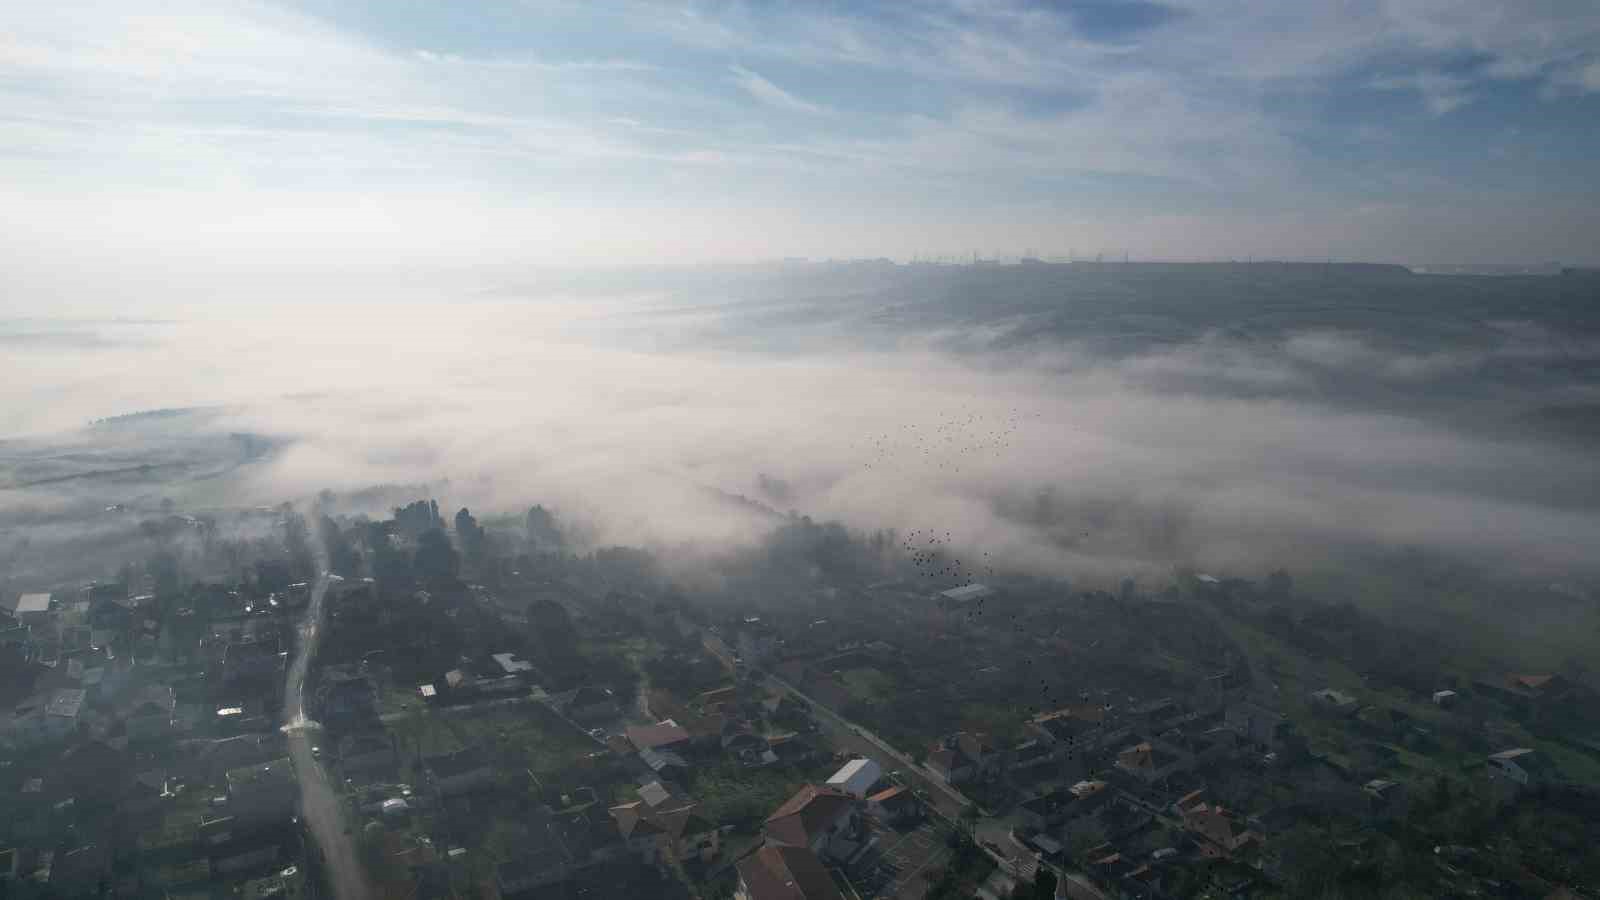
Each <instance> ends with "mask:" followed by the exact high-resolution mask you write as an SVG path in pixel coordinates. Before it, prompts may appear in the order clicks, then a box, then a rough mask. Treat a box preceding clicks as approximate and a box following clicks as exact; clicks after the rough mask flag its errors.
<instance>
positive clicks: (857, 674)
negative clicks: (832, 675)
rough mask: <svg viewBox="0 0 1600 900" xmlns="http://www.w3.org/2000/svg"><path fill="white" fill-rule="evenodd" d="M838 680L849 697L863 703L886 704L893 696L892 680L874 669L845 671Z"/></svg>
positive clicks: (893, 681)
mask: <svg viewBox="0 0 1600 900" xmlns="http://www.w3.org/2000/svg"><path fill="white" fill-rule="evenodd" d="M838 679H839V680H840V681H842V682H843V683H844V686H845V688H846V689H847V690H849V691H850V694H851V696H853V697H855V698H856V699H857V700H860V701H861V702H863V703H880V702H888V701H889V700H892V699H893V698H894V695H895V680H894V678H893V677H891V676H889V675H885V674H884V673H882V672H880V671H878V670H877V669H874V668H870V667H864V668H859V669H846V670H845V671H844V672H841V673H840V674H839V675H838Z"/></svg>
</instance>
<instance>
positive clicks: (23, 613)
mask: <svg viewBox="0 0 1600 900" xmlns="http://www.w3.org/2000/svg"><path fill="white" fill-rule="evenodd" d="M10 607H11V617H12V618H14V619H16V620H17V621H18V622H21V623H22V624H24V625H43V624H45V623H46V622H48V621H50V595H49V594H22V595H20V596H19V597H17V599H16V602H15V603H12V604H10Z"/></svg>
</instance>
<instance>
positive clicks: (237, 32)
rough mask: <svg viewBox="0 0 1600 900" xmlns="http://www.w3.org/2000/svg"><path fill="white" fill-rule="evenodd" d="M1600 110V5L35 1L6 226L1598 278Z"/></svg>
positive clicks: (349, 247)
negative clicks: (1320, 264) (1028, 252)
mask: <svg viewBox="0 0 1600 900" xmlns="http://www.w3.org/2000/svg"><path fill="white" fill-rule="evenodd" d="M1597 113H1600V14H1597V13H1596V11H1595V9H1594V5H1593V4H1590V3H1584V2H1580V0H1545V2H1539V3H1533V4H1529V3H1516V2H1510V0H1506V2H1500V0H1495V2H1472V3H1465V2H1443V0H1385V2H1379V3H1364V4H1337V5H1314V6H1311V7H1307V6H1306V5H1305V4H1298V3H1288V4H1286V3H1279V2H1266V0H1233V2H1228V3H1222V4H1217V3H1205V4H1199V3H1194V4H1190V3H1186V2H1174V3H1153V2H1142V0H1109V2H1093V3H1073V4H1060V5H1056V4H1020V3H1009V2H993V3H990V2H986V3H970V2H962V0H947V2H931V3H915V4H895V5H890V6H876V7H874V6H867V7H859V8H853V7H850V6H842V7H841V6H830V7H826V8H823V7H817V6H813V5H800V6H770V5H765V4H755V5H744V4H731V5H729V4H715V5H701V4H690V5H688V6H687V7H683V6H663V5H660V4H654V3H641V4H636V5H629V4H620V5H619V4H607V5H604V6H596V5H592V4H569V3H554V2H553V3H547V4H522V3H512V2H505V3H485V4H473V5H472V6H471V7H459V6H457V5H444V6H437V5H433V6H429V5H424V6H418V7H407V8H403V9H402V8H395V7H392V6H390V5H387V4H373V5H371V6H369V7H363V6H360V5H342V4H341V5H334V6H328V5H324V4H320V3H314V2H307V3H303V4H302V3H270V2H251V0H227V2H207V3H199V2H179V3H171V4H162V5H161V7H160V9H159V10H156V9H139V8H137V7H136V6H133V5H129V4H121V3H74V4H64V5H63V4H36V5H31V6H28V7H27V8H25V9H19V10H17V11H16V12H15V14H14V15H12V16H10V17H9V18H8V27H7V29H6V34H5V35H4V36H0V135H3V137H0V191H4V192H5V194H6V199H7V201H8V202H7V203H5V204H4V205H3V207H0V237H4V238H5V241H4V243H6V244H8V245H9V246H11V247H23V248H26V249H23V250H16V251H14V252H15V256H16V257H17V259H19V260H22V261H26V260H29V259H37V258H39V253H38V250H39V249H41V248H43V249H47V250H48V251H49V255H48V258H49V259H51V260H53V261H59V260H61V259H63V258H68V257H70V256H71V255H73V254H81V253H83V252H85V249H84V248H85V246H86V245H104V248H105V249H106V250H108V251H109V250H117V251H121V252H122V253H123V255H124V256H131V257H135V258H138V257H143V256H145V255H147V254H148V253H149V252H151V251H152V250H158V251H160V252H162V253H163V254H168V255H173V256H176V257H179V258H185V259H198V260H204V259H211V258H214V257H216V256H218V255H219V254H225V255H228V256H242V257H254V258H256V259H257V260H259V259H260V258H261V257H270V256H271V255H272V254H275V253H284V252H292V253H295V254H301V253H316V252H318V251H319V250H320V251H321V252H324V253H327V254H330V255H331V254H334V253H342V254H344V255H345V256H346V257H347V258H348V257H349V256H352V255H356V254H359V255H361V256H362V257H364V258H367V259H373V258H380V257H381V256H382V254H383V253H384V252H385V251H388V252H395V248H397V247H403V248H404V252H406V253H408V254H410V255H412V256H415V255H416V254H427V255H429V256H432V257H441V258H454V259H460V258H474V259H482V258H485V257H496V258H521V259H527V258H537V259H541V260H545V261H551V260H558V259H561V260H574V259H578V260H586V261H597V260H602V259H607V260H615V259H626V260H632V261H639V260H666V259H683V258H690V259H727V258H748V257H750V256H757V255H769V256H780V255H793V254H812V255H878V254H888V255H895V256H902V257H903V256H910V255H913V254H916V253H923V254H926V253H947V254H949V253H963V254H965V253H969V252H970V251H971V250H972V249H974V248H975V247H976V248H982V250H983V251H984V252H989V251H992V250H994V249H996V245H999V246H1000V247H1002V248H1006V249H1007V250H1008V252H1015V251H1017V250H1020V249H1022V248H1023V247H1028V246H1034V247H1041V248H1042V249H1044V250H1045V251H1046V252H1055V253H1061V252H1065V251H1066V250H1068V249H1072V248H1076V249H1078V250H1088V251H1090V252H1096V251H1100V250H1110V251H1120V250H1123V249H1131V250H1132V251H1133V252H1134V253H1135V255H1147V256H1148V255H1155V254H1159V255H1163V256H1183V257H1198V256H1215V255H1224V256H1228V255H1233V256H1245V255H1251V254H1253V255H1256V256H1261V255H1266V254H1273V255H1289V256H1298V257H1324V256H1330V255H1331V256H1336V257H1345V258H1350V257H1366V258H1372V257H1379V258H1384V259H1397V260H1403V261H1412V262H1429V261H1457V260H1466V259H1474V258H1484V257H1489V256H1493V257H1498V258H1502V259H1504V258H1508V257H1514V258H1519V259H1544V258H1551V257H1559V258H1564V259H1568V260H1587V261H1591V262H1593V261H1600V256H1597V255H1596V254H1597V253H1600V249H1597V247H1596V246H1595V244H1594V242H1593V240H1592V238H1588V237H1585V235H1590V234H1593V233H1594V231H1595V228H1594V227H1593V226H1594V225H1595V224H1596V222H1595V220H1594V214H1593V209H1594V207H1595V204H1594V202H1593V201H1594V199H1595V195H1594V191H1595V187H1594V185H1595V184H1596V183H1600V179H1596V178H1595V177H1594V176H1595V171H1594V160H1595V158H1596V157H1597V153H1596V150H1597V145H1596V143H1595V140H1596V139H1595V138H1594V136H1593V134H1592V133H1591V132H1592V129H1591V128H1590V127H1589V126H1590V125H1591V123H1592V122H1593V120H1594V118H1595V116H1596V115H1597ZM519 237H520V239H519Z"/></svg>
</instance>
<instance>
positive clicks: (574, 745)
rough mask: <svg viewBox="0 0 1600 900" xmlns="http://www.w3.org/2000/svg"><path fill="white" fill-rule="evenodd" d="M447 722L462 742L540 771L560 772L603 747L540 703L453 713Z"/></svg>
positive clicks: (536, 771) (534, 770) (507, 762)
mask: <svg viewBox="0 0 1600 900" xmlns="http://www.w3.org/2000/svg"><path fill="white" fill-rule="evenodd" d="M446 722H447V724H448V727H449V728H450V730H451V732H452V733H453V734H454V737H455V739H456V740H457V741H459V742H460V743H461V744H463V745H467V746H481V747H485V748H488V749H490V750H492V751H494V752H495V754H496V755H497V757H498V758H499V759H500V760H502V762H504V763H506V764H508V765H518V766H522V767H526V768H527V769H529V770H531V771H533V772H534V773H535V774H537V775H551V774H555V773H557V772H560V771H562V770H563V769H567V768H569V767H571V766H572V765H574V764H575V763H577V762H578V761H579V760H581V759H583V758H584V757H585V756H587V755H588V754H590V753H594V752H595V751H597V750H598V749H599V747H598V746H597V745H596V744H595V743H594V741H592V740H590V739H589V738H588V737H587V736H585V735H583V734H580V733H578V731H577V730H576V729H574V728H573V727H572V726H571V725H569V724H567V723H566V722H564V721H562V720H561V719H560V718H559V717H558V716H556V714H555V713H553V712H551V711H550V710H549V709H547V708H545V707H544V706H542V705H540V704H537V703H526V704H520V705H518V706H515V707H509V708H505V709H502V710H496V711H494V712H490V713H487V714H484V715H475V716H451V717H448V718H447V719H446Z"/></svg>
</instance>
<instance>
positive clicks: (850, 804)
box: [762, 784, 863, 860]
mask: <svg viewBox="0 0 1600 900" xmlns="http://www.w3.org/2000/svg"><path fill="white" fill-rule="evenodd" d="M762 833H763V834H765V835H766V839H767V843H769V844H774V845H777V846H782V847H805V848H807V849H809V850H811V851H812V852H813V853H816V854H817V855H818V856H821V857H823V858H826V859H836V860H845V859H848V858H849V857H850V854H852V853H854V852H855V850H856V848H857V847H858V846H860V840H861V838H862V836H863V833H862V828H861V819H860V815H859V812H858V810H857V807H856V800H855V798H854V797H851V796H850V795H849V794H846V793H845V792H843V791H837V790H834V789H832V788H826V787H818V786H817V785H814V784H808V785H806V786H805V787H803V788H801V789H800V790H799V791H797V792H796V793H795V795H794V796H793V797H790V798H789V799H788V800H787V801H785V802H784V804H783V805H782V806H780V807H778V808H777V810H775V811H774V812H773V813H772V815H770V816H768V817H767V821H766V824H765V825H763V826H762Z"/></svg>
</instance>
